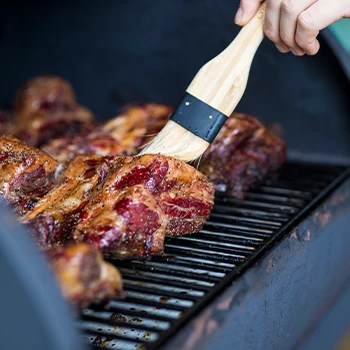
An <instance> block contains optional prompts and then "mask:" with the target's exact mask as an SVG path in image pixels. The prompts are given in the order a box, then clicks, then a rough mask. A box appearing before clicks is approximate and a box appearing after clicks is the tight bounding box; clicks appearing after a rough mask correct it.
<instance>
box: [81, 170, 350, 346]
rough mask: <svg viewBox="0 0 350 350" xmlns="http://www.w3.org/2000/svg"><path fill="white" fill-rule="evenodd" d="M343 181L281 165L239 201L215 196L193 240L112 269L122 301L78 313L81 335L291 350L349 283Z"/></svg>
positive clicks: (101, 342)
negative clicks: (117, 273) (119, 279)
mask: <svg viewBox="0 0 350 350" xmlns="http://www.w3.org/2000/svg"><path fill="white" fill-rule="evenodd" d="M349 174H350V172H349V169H347V168H346V167H332V166H327V167H323V166H312V165H300V164H299V165H298V164H287V165H286V166H285V167H284V169H283V170H282V172H281V175H280V178H279V180H277V181H268V182H266V183H265V184H264V185H262V186H260V187H257V188H256V189H252V190H251V191H249V192H248V193H246V197H245V199H244V200H237V199H232V198H227V197H225V196H224V195H222V194H217V196H216V203H215V206H214V210H213V213H212V215H211V218H210V220H209V221H208V223H207V224H206V225H205V227H204V229H203V230H202V231H201V232H200V233H197V234H194V235H191V236H186V237H181V238H168V239H167V241H166V249H165V256H164V257H161V258H154V259H152V260H150V261H147V262H142V261H126V262H115V265H116V266H118V267H119V268H120V270H121V272H122V274H123V279H124V281H125V287H126V290H127V292H128V298H127V299H126V300H124V301H119V300H117V301H112V302H110V303H109V304H108V305H107V306H105V307H94V308H91V309H88V310H85V311H84V312H83V317H82V320H81V321H79V324H80V327H81V328H82V329H83V330H84V332H86V333H87V336H88V337H89V338H90V341H91V342H92V343H93V344H94V346H103V347H106V348H108V349H135V348H142V347H145V348H147V349H153V348H158V347H159V346H164V347H165V348H169V349H180V348H181V349H182V348H183V349H197V348H198V349H202V348H205V347H206V348H207V349H211V348H215V346H216V344H219V343H220V342H221V343H220V344H221V345H220V348H223V349H224V348H235V349H244V350H245V349H250V348H252V349H253V348H256V344H261V347H259V349H260V348H261V349H281V348H283V347H281V344H285V342H286V339H287V340H288V339H289V341H290V343H291V345H294V344H292V343H293V342H296V341H297V339H298V338H299V337H301V336H302V335H303V332H305V331H306V328H307V327H309V326H310V324H312V321H314V319H315V317H316V316H317V315H320V312H321V311H322V310H320V308H321V307H323V306H324V305H325V301H327V299H328V298H330V297H332V296H333V294H334V293H335V292H337V290H338V289H339V288H340V287H341V286H342V284H343V283H344V280H345V279H346V278H347V277H348V275H347V274H349V269H347V270H346V268H345V267H346V266H347V265H346V259H348V258H349V248H348V247H349V243H350V242H349V240H350V236H349V235H346V232H347V227H350V215H349V211H350V206H349V203H350V180H349V179H348V180H346V179H347V178H348V177H349ZM344 181H345V182H344ZM340 184H341V187H339V188H338V189H337V190H336V191H335V192H334V193H333V195H332V196H331V197H329V198H328V199H325V198H326V196H327V195H329V194H330V192H331V191H332V190H334V189H335V188H336V187H337V186H339V185H340ZM311 212H312V215H311V216H308V217H307V215H309V214H310V213H311ZM304 217H307V219H306V220H305V221H302V220H303V219H304ZM335 228H336V230H335ZM285 236H288V238H286V239H285V240H283V241H282V243H280V244H278V245H277V246H276V247H275V248H274V249H273V250H271V251H270V252H269V250H270V248H272V247H273V246H274V245H276V244H277V243H279V242H280V241H281V239H282V238H284V237H285ZM265 254H267V255H265ZM264 255H265V257H264V258H263V259H262V260H260V262H259V263H258V264H257V265H256V266H255V267H252V266H253V265H254V264H255V263H257V262H258V261H259V259H261V258H262V257H263V256H264ZM339 266H344V271H342V270H341V269H340V268H339ZM248 267H251V268H250V269H249V270H248V271H247V272H246V273H244V274H243V275H242V276H241V277H240V278H238V279H237V277H238V276H240V275H241V274H242V273H243V272H245V271H246V270H247V269H248ZM329 275H332V278H331V279H329V278H328V276H329ZM232 283H233V284H232ZM330 283H331V284H330ZM225 288H226V290H225ZM314 289H316V290H317V291H318V292H317V293H315V292H313V290H314ZM224 290H225V292H224V294H223V295H222V296H221V297H220V298H216V297H217V296H218V295H219V294H220V293H221V292H223V291H224ZM215 298H216V299H215ZM185 324H187V326H186V327H184V328H183V329H182V331H181V327H183V326H184V325H185ZM178 330H180V332H179V333H177V335H176V338H174V339H172V340H171V337H172V336H174V335H175V334H176V331H178ZM253 330H254V331H253ZM233 332H234V333H233ZM252 333H254V335H253V334H252ZM260 337H261V338H260ZM287 348H289V346H288V347H287Z"/></svg>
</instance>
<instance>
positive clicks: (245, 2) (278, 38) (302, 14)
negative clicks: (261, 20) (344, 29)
mask: <svg viewBox="0 0 350 350" xmlns="http://www.w3.org/2000/svg"><path fill="white" fill-rule="evenodd" d="M262 1H263V0H241V5H240V8H239V10H238V12H237V14H236V18H235V22H236V24H238V25H241V26H242V25H245V24H246V23H247V22H248V21H249V20H250V19H251V18H252V17H253V16H254V15H255V13H256V12H257V10H258V9H259V6H260V4H261V2H262ZM344 17H347V18H349V17H350V0H266V17H265V26H264V31H265V34H266V36H267V37H268V38H269V39H270V40H272V41H273V42H274V43H275V44H276V47H277V49H278V50H279V51H280V52H283V53H285V52H289V51H291V52H292V53H293V54H294V55H296V56H303V55H304V54H305V53H306V54H308V55H315V54H316V53H317V52H318V50H319V48H320V43H319V42H318V40H317V36H318V34H319V32H320V30H322V29H324V28H326V27H327V26H329V25H330V24H332V23H334V22H336V21H337V20H339V19H340V18H344Z"/></svg>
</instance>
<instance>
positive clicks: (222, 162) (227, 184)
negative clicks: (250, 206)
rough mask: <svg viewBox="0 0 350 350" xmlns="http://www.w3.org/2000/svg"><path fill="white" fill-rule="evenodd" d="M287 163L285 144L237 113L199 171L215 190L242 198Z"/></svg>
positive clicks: (256, 121)
mask: <svg viewBox="0 0 350 350" xmlns="http://www.w3.org/2000/svg"><path fill="white" fill-rule="evenodd" d="M285 160H286V145H285V143H284V142H283V141H282V140H281V139H280V138H279V137H278V136H276V135H274V134H273V133H272V132H270V131H269V130H268V129H267V128H265V127H264V126H263V125H262V124H261V123H260V122H259V121H258V120H257V119H255V118H253V117H251V116H248V115H245V114H239V113H234V114H233V115H232V116H231V117H230V118H228V119H227V121H226V123H225V124H224V127H223V128H222V129H221V130H220V132H219V134H218V136H217V137H216V139H215V140H214V142H213V143H212V144H211V146H210V147H209V148H208V150H207V151H206V152H205V153H204V155H203V157H202V159H201V163H200V166H199V170H200V171H201V172H202V173H203V174H205V175H207V176H208V178H209V180H211V181H212V182H213V183H214V186H215V189H216V190H218V191H223V192H227V193H228V194H229V195H231V196H234V197H237V198H243V196H244V191H246V190H248V189H249V188H250V187H251V186H253V185H256V184H258V183H260V182H262V181H263V180H264V179H265V178H266V177H268V176H270V175H271V174H273V173H274V172H276V171H277V169H278V168H279V167H280V166H281V165H282V164H283V163H284V161H285Z"/></svg>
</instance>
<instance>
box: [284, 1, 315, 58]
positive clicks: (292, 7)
mask: <svg viewBox="0 0 350 350" xmlns="http://www.w3.org/2000/svg"><path fill="white" fill-rule="evenodd" d="M316 1H317V0H283V2H282V4H281V17H280V37H281V40H282V42H283V43H284V44H285V45H287V46H288V47H289V48H290V49H291V50H292V52H293V53H294V54H296V55H298V56H299V55H302V54H304V50H303V49H302V48H300V47H299V45H298V44H297V43H296V41H295V33H296V29H297V20H298V17H299V14H300V13H302V12H303V11H305V10H307V9H308V8H309V7H310V6H311V5H312V4H314V3H315V2H316Z"/></svg>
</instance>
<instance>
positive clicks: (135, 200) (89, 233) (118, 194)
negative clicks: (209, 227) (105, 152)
mask: <svg viewBox="0 0 350 350" xmlns="http://www.w3.org/2000/svg"><path fill="white" fill-rule="evenodd" d="M119 159H121V160H122V163H120V165H119V167H116V169H115V170H113V172H111V173H110V175H109V176H108V178H107V180H106V182H105V183H104V184H103V187H102V190H101V191H98V192H95V194H94V195H93V197H92V198H91V200H90V202H89V204H88V205H87V206H86V207H85V209H84V210H82V212H81V214H80V218H79V220H78V225H77V227H76V229H75V230H74V232H73V235H72V237H73V239H74V240H76V241H78V242H81V241H83V242H87V243H90V244H92V245H94V246H97V247H99V248H100V249H101V250H102V251H103V253H104V254H105V255H108V256H110V257H112V258H126V257H131V256H150V255H159V254H162V252H163V242H164V235H165V234H171V235H183V234H189V233H193V232H196V231H198V230H200V229H201V228H202V226H203V224H204V222H205V220H206V219H207V218H208V217H209V213H210V211H211V209H212V207H213V200H214V189H213V186H212V184H211V183H210V182H208V180H207V178H206V177H205V176H204V175H202V174H201V173H199V172H198V171H196V170H195V169H194V168H193V167H191V166H190V165H188V164H186V163H184V162H181V161H178V160H175V159H174V158H171V157H165V156H162V155H143V156H136V157H124V158H123V157H119Z"/></svg>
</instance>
